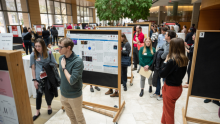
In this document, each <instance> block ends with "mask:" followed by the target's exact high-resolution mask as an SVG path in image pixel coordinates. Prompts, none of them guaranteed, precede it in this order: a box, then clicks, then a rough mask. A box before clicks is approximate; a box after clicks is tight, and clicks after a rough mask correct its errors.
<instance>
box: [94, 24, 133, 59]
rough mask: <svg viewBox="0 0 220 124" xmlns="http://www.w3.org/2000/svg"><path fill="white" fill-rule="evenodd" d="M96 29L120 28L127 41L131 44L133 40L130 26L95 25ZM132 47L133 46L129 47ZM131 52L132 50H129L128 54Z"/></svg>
mask: <svg viewBox="0 0 220 124" xmlns="http://www.w3.org/2000/svg"><path fill="white" fill-rule="evenodd" d="M96 29H97V30H121V34H123V33H124V34H125V35H126V37H127V39H128V42H129V43H130V45H131V46H132V41H133V36H132V35H133V28H132V27H97V28H96ZM131 48H132V49H133V47H131ZM131 54H132V51H131V52H130V56H131Z"/></svg>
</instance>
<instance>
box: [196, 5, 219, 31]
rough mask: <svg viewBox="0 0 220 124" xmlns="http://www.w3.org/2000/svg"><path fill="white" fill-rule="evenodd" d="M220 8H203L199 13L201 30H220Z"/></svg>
mask: <svg viewBox="0 0 220 124" xmlns="http://www.w3.org/2000/svg"><path fill="white" fill-rule="evenodd" d="M219 13H220V8H219V9H218V10H201V11H200V15H199V24H198V29H199V30H220V23H219V22H220V17H219V16H218V15H219Z"/></svg>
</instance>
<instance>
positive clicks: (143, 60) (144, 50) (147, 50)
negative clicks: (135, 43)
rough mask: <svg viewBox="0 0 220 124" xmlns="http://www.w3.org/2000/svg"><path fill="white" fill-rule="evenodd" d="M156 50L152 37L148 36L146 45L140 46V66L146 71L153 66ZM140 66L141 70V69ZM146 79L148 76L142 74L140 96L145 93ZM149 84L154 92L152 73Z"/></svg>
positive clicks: (150, 89) (150, 90)
mask: <svg viewBox="0 0 220 124" xmlns="http://www.w3.org/2000/svg"><path fill="white" fill-rule="evenodd" d="M155 52H156V50H155V48H154V47H152V41H151V38H150V37H148V38H146V39H145V41H144V46H143V47H141V48H140V50H139V61H140V68H141V67H143V68H144V70H145V71H148V70H149V67H150V66H151V64H152V62H153V58H154V53H155ZM140 68H139V70H140ZM145 79H146V77H144V76H142V75H141V80H140V84H141V92H140V97H142V96H143V95H144V86H145ZM148 84H149V85H150V86H149V93H151V92H152V74H151V75H150V78H149V79H148Z"/></svg>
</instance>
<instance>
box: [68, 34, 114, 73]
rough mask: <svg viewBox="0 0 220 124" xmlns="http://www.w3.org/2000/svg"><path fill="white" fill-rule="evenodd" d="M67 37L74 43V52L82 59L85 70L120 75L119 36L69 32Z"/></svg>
mask: <svg viewBox="0 0 220 124" xmlns="http://www.w3.org/2000/svg"><path fill="white" fill-rule="evenodd" d="M66 37H68V38H70V39H72V41H73V42H74V47H73V51H74V53H75V54H76V55H78V56H79V57H80V58H82V60H83V63H84V70H86V71H95V72H102V73H108V74H118V35H111V34H109V35H106V34H83V33H82V34H70V31H67V34H66Z"/></svg>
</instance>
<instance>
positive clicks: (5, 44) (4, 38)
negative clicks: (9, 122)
mask: <svg viewBox="0 0 220 124" xmlns="http://www.w3.org/2000/svg"><path fill="white" fill-rule="evenodd" d="M0 50H13V33H1V34H0ZM0 124H1V123H0Z"/></svg>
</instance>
